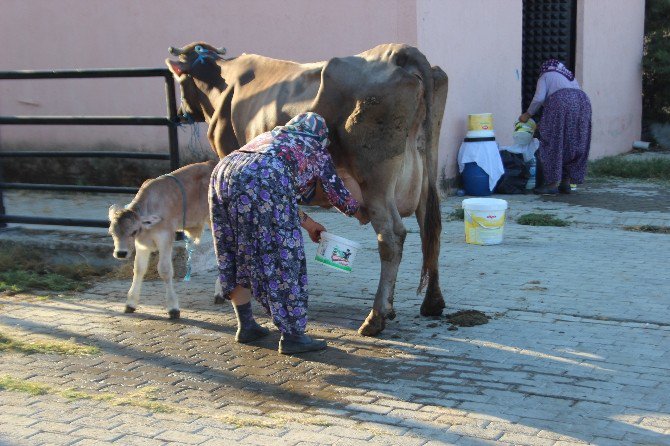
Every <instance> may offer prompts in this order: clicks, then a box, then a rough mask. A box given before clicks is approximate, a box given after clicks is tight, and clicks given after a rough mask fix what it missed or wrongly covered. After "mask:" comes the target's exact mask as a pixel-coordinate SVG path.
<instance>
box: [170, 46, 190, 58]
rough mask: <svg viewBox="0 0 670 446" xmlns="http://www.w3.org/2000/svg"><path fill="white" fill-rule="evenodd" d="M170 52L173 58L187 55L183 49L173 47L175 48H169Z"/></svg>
mask: <svg viewBox="0 0 670 446" xmlns="http://www.w3.org/2000/svg"><path fill="white" fill-rule="evenodd" d="M168 52H169V53H170V54H172V55H173V56H181V55H182V54H185V53H186V51H184V49H183V48H175V47H173V46H171V47H170V48H168Z"/></svg>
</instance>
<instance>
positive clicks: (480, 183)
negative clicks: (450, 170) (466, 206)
mask: <svg viewBox="0 0 670 446" xmlns="http://www.w3.org/2000/svg"><path fill="white" fill-rule="evenodd" d="M461 178H462V179H463V189H465V194H466V195H472V196H474V197H485V196H488V195H491V189H489V174H487V173H486V172H484V169H482V168H481V167H479V166H478V165H477V163H465V166H464V167H463V172H462V173H461Z"/></svg>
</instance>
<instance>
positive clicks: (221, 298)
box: [214, 294, 226, 305]
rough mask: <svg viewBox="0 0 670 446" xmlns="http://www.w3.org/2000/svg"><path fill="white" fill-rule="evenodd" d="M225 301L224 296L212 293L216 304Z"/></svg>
mask: <svg viewBox="0 0 670 446" xmlns="http://www.w3.org/2000/svg"><path fill="white" fill-rule="evenodd" d="M225 302H226V298H225V297H223V296H222V295H220V294H216V295H214V303H215V304H217V305H220V304H223V303H225Z"/></svg>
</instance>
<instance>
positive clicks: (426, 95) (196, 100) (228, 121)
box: [166, 42, 447, 336]
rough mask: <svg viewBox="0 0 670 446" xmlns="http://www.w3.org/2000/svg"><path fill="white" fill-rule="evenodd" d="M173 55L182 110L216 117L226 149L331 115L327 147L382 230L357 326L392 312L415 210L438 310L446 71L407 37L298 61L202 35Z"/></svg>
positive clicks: (432, 311) (365, 328)
mask: <svg viewBox="0 0 670 446" xmlns="http://www.w3.org/2000/svg"><path fill="white" fill-rule="evenodd" d="M170 52H171V53H172V54H173V55H177V56H179V61H175V60H171V59H166V63H167V65H168V67H169V69H170V70H171V71H172V73H173V74H174V76H175V78H176V79H177V80H178V81H179V83H180V86H181V91H182V103H181V107H180V112H181V114H182V115H184V116H185V117H187V118H189V119H191V120H195V121H198V122H207V123H208V124H209V130H208V134H207V135H208V138H209V141H210V142H211V144H212V146H213V147H214V149H215V150H216V152H217V153H218V155H219V157H223V156H225V155H226V154H228V153H230V152H232V151H233V150H236V149H238V148H239V147H241V146H242V145H244V144H245V143H246V142H248V141H249V140H251V139H252V138H253V137H255V136H257V135H258V134H260V133H262V132H265V131H268V130H271V129H272V128H273V127H275V126H276V125H283V124H285V123H286V122H287V121H288V120H289V119H291V118H292V117H293V116H295V115H297V114H299V113H302V112H305V111H314V112H316V113H319V114H321V115H322V116H323V117H324V118H325V119H326V122H327V123H328V127H329V130H330V139H331V141H332V143H331V145H330V147H329V150H330V152H331V154H332V156H333V160H334V161H335V164H336V166H337V169H338V173H340V174H341V175H342V177H343V178H345V179H347V180H348V181H355V183H357V184H358V185H359V186H360V190H361V193H362V196H363V199H364V201H365V205H366V207H367V209H368V210H369V212H370V218H371V223H372V226H373V228H374V229H375V231H376V233H377V239H378V248H379V255H380V258H381V277H380V280H379V285H378V288H377V293H376V295H375V301H374V304H373V308H372V310H371V312H370V314H369V315H368V317H367V319H366V320H365V322H364V323H363V325H362V326H361V327H360V329H359V333H360V334H362V335H368V336H372V335H376V334H378V333H379V332H381V331H382V330H383V329H384V327H385V319H386V318H387V317H388V318H389V319H393V318H394V317H395V311H394V309H393V293H394V288H395V282H396V276H397V273H398V266H399V264H400V259H401V257H402V250H403V243H404V240H405V235H406V234H407V230H406V229H405V227H404V225H403V223H402V218H403V217H406V216H409V215H411V214H415V215H416V218H417V220H418V223H419V227H420V232H421V242H422V248H423V265H422V272H421V279H420V284H419V292H420V291H421V290H422V289H423V288H424V287H425V286H426V285H427V286H428V288H427V291H426V295H425V298H424V301H423V304H422V305H421V314H422V315H439V314H441V313H442V309H443V308H444V300H443V298H442V293H441V291H440V287H439V278H438V256H439V250H440V232H441V221H440V209H439V197H438V193H437V186H436V182H437V150H438V137H439V133H440V126H441V123H442V115H443V114H444V107H445V103H446V97H447V76H446V74H445V73H444V72H443V71H442V70H441V69H440V68H439V67H433V68H431V66H430V64H429V63H428V61H427V60H426V57H425V56H424V55H423V54H422V53H421V52H420V51H419V50H418V49H416V48H414V47H411V46H407V45H398V44H388V45H379V46H377V47H375V48H373V49H371V50H369V51H366V52H364V53H361V54H358V55H356V56H351V57H343V58H333V59H330V60H329V61H327V62H317V63H310V64H298V63H295V62H289V61H283V60H276V59H270V58H267V57H263V56H258V55H254V54H243V55H241V56H239V57H236V58H232V59H223V58H222V57H221V54H222V53H223V51H220V50H217V49H216V48H214V47H212V46H210V45H208V44H206V43H204V42H196V43H192V44H190V45H187V46H186V47H184V48H180V49H175V48H170Z"/></svg>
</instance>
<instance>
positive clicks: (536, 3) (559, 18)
mask: <svg viewBox="0 0 670 446" xmlns="http://www.w3.org/2000/svg"><path fill="white" fill-rule="evenodd" d="M576 19H577V0H523V40H522V62H521V70H522V80H521V89H522V91H521V109H522V110H523V111H526V110H527V109H528V106H529V105H530V102H531V100H532V99H533V95H534V93H535V85H536V83H537V79H538V77H539V76H538V71H539V69H540V65H541V64H542V62H544V61H545V60H547V59H549V58H552V57H553V58H556V59H559V60H561V61H563V62H564V63H565V64H566V66H567V67H568V68H569V69H570V70H572V71H573V72H574V69H575V41H576V27H577V26H576Z"/></svg>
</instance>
